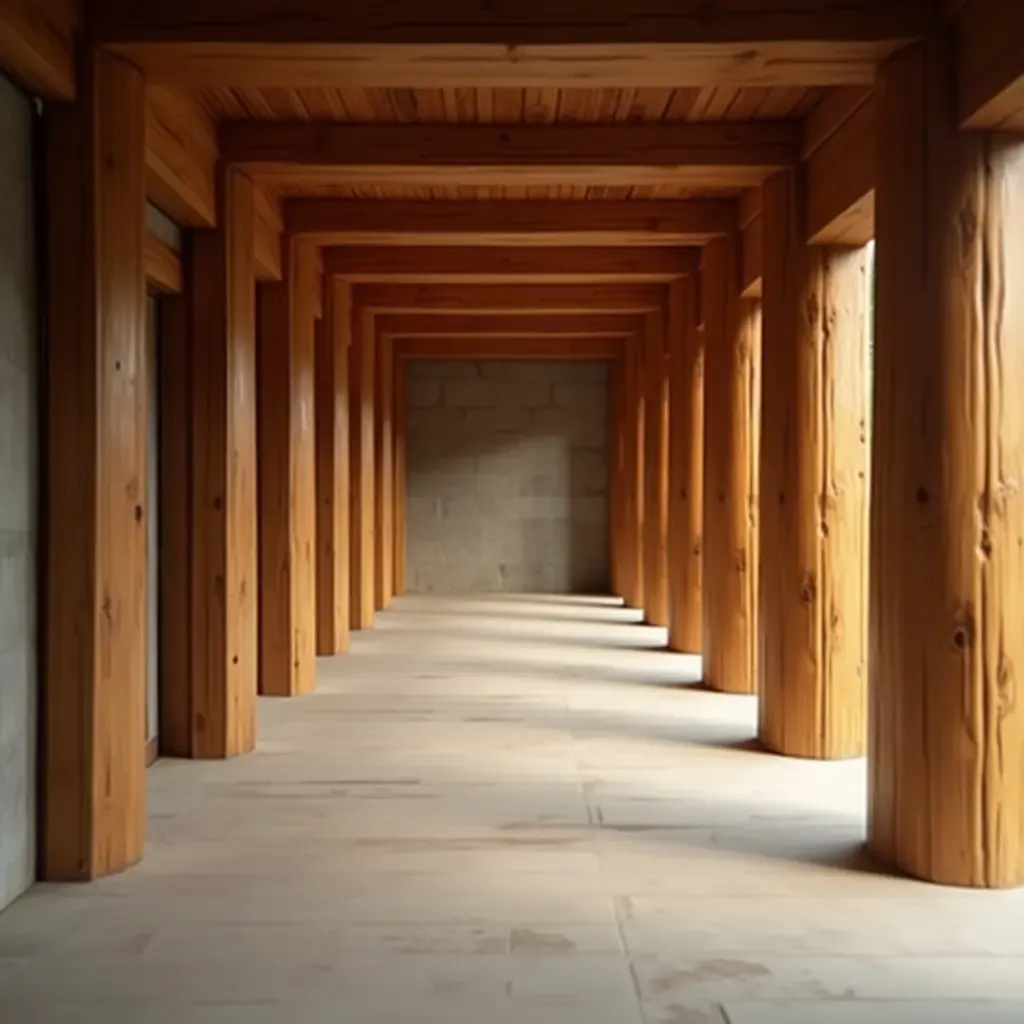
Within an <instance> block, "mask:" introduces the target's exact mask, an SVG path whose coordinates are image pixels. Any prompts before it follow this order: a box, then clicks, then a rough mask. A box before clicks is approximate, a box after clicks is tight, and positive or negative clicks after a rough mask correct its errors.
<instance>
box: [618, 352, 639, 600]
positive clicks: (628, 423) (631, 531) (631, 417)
mask: <svg viewBox="0 0 1024 1024" xmlns="http://www.w3.org/2000/svg"><path fill="white" fill-rule="evenodd" d="M642 383H643V337H642V336H640V337H634V338H631V339H630V340H629V341H627V343H626V351H625V354H624V357H623V390H624V393H625V394H624V398H623V446H624V449H623V473H624V476H623V493H622V496H623V510H622V521H623V531H624V537H623V559H624V565H625V585H624V593H623V595H622V596H623V597H624V598H625V601H626V604H627V605H628V606H629V607H630V608H643V606H644V560H643V529H644V525H643V524H644V491H643V483H644V389H643V387H642Z"/></svg>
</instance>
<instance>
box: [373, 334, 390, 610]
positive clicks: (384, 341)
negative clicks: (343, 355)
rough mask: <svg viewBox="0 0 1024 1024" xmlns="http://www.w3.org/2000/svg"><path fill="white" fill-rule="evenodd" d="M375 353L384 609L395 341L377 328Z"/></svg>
mask: <svg viewBox="0 0 1024 1024" xmlns="http://www.w3.org/2000/svg"><path fill="white" fill-rule="evenodd" d="M374 332H375V333H374V338H373V355H374V362H375V363H376V367H375V372H376V394H375V396H374V460H373V468H374V475H375V484H374V489H373V494H374V505H375V513H374V514H375V516H376V520H377V525H376V531H375V537H374V541H375V550H376V554H375V557H374V583H373V589H374V601H375V603H376V606H377V609H378V610H379V611H383V610H384V609H386V608H389V607H390V606H391V599H392V597H394V586H395V579H394V554H395V552H394V544H395V521H394V510H395V508H394V501H395V491H394V485H395V480H394V471H395V461H394V459H395V448H394V444H395V438H394V398H395V395H394V386H395V378H394V372H395V352H394V342H393V341H392V340H391V339H390V338H382V337H381V336H380V333H379V332H378V331H377V330H376V328H374Z"/></svg>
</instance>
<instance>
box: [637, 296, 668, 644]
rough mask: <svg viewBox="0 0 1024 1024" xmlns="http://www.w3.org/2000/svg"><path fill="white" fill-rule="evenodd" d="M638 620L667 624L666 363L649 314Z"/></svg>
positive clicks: (658, 326)
mask: <svg viewBox="0 0 1024 1024" xmlns="http://www.w3.org/2000/svg"><path fill="white" fill-rule="evenodd" d="M643 386H644V391H645V403H644V534H643V545H644V556H643V557H644V613H645V614H644V618H645V621H646V622H648V623H649V624H650V625H652V626H662V627H667V626H668V624H669V586H668V575H669V574H668V505H669V496H668V360H667V358H666V350H665V314H664V312H662V311H660V310H659V311H658V312H657V313H649V314H648V315H647V322H646V324H645V332H644V385H643Z"/></svg>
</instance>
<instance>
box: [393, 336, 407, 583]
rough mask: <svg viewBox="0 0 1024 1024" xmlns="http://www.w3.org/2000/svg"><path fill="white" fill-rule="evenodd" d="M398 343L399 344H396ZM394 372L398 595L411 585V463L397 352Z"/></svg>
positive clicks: (402, 368)
mask: <svg viewBox="0 0 1024 1024" xmlns="http://www.w3.org/2000/svg"><path fill="white" fill-rule="evenodd" d="M396 347H397V346H396ZM392 370H393V374H394V381H395V383H394V394H395V401H394V415H393V425H394V426H393V432H394V518H395V531H394V533H395V536H394V573H395V587H394V589H395V597H402V596H403V595H404V594H405V593H406V592H407V591H408V589H409V565H408V550H409V526H408V523H409V516H408V508H409V501H408V490H409V488H408V464H407V461H406V454H407V448H406V422H407V416H406V387H405V365H404V363H403V362H402V360H401V359H400V358H399V357H398V355H397V353H396V354H395V357H394V359H393V367H392Z"/></svg>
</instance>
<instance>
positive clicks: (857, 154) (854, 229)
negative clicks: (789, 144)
mask: <svg viewBox="0 0 1024 1024" xmlns="http://www.w3.org/2000/svg"><path fill="white" fill-rule="evenodd" d="M876 107H877V103H876V99H875V98H874V97H868V99H867V100H866V101H865V102H864V103H862V104H861V105H860V106H859V107H858V108H857V109H856V110H855V111H854V112H853V114H852V115H851V116H850V117H849V118H847V119H846V121H845V122H844V123H843V124H842V126H841V127H840V128H839V129H838V130H837V131H835V132H833V133H832V134H831V135H830V136H829V138H828V139H827V140H826V141H825V142H824V143H823V144H822V145H821V146H819V147H818V148H817V149H816V150H815V151H814V153H813V154H812V155H811V158H810V159H809V160H808V161H807V163H806V164H805V165H804V166H805V168H806V175H807V178H806V181H807V235H808V237H807V241H808V242H810V243H812V244H815V245H854V246H856V245H866V244H867V243H868V242H870V241H871V239H872V238H873V237H874V234H875V154H876V152H877V147H876V144H875V111H876Z"/></svg>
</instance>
